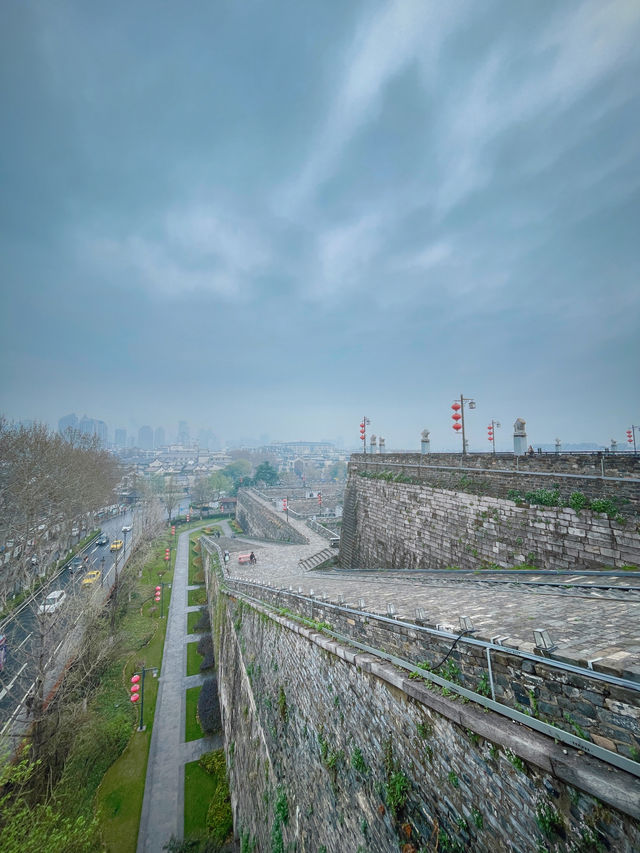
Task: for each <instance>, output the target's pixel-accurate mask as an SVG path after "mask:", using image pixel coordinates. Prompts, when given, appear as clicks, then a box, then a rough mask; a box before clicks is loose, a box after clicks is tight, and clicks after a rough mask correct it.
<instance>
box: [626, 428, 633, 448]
mask: <svg viewBox="0 0 640 853" xmlns="http://www.w3.org/2000/svg"><path fill="white" fill-rule="evenodd" d="M627 441H628V442H629V444H633V430H630V429H628V430H627Z"/></svg>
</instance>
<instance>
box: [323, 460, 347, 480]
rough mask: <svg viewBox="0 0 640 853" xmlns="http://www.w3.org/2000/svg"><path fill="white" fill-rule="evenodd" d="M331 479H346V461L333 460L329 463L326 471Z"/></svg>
mask: <svg viewBox="0 0 640 853" xmlns="http://www.w3.org/2000/svg"><path fill="white" fill-rule="evenodd" d="M327 473H328V475H329V478H330V479H331V480H346V479H347V464H346V462H333V463H332V464H331V465H329V469H328V471H327Z"/></svg>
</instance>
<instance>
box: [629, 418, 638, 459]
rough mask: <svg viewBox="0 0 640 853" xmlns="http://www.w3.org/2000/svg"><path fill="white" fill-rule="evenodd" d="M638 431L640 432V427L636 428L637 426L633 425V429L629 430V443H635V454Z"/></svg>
mask: <svg viewBox="0 0 640 853" xmlns="http://www.w3.org/2000/svg"><path fill="white" fill-rule="evenodd" d="M636 430H640V426H636V425H635V424H631V429H628V430H627V441H628V442H629V444H631V443H633V452H634V453H637V452H638V451H637V450H636Z"/></svg>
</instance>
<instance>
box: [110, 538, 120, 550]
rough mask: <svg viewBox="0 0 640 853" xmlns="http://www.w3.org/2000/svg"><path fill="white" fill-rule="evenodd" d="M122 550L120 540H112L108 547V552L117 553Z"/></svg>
mask: <svg viewBox="0 0 640 853" xmlns="http://www.w3.org/2000/svg"><path fill="white" fill-rule="evenodd" d="M120 548H122V539H114V540H113V542H112V543H111V545H110V546H109V550H110V551H119V550H120Z"/></svg>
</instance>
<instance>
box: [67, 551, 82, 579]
mask: <svg viewBox="0 0 640 853" xmlns="http://www.w3.org/2000/svg"><path fill="white" fill-rule="evenodd" d="M84 568H85V565H84V563H83V561H82V557H81V556H80V555H79V554H76V556H75V557H74V558H73V560H71V562H70V563H69V571H70V572H71V574H72V575H75V574H76V572H81V571H82V570H83V569H84Z"/></svg>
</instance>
